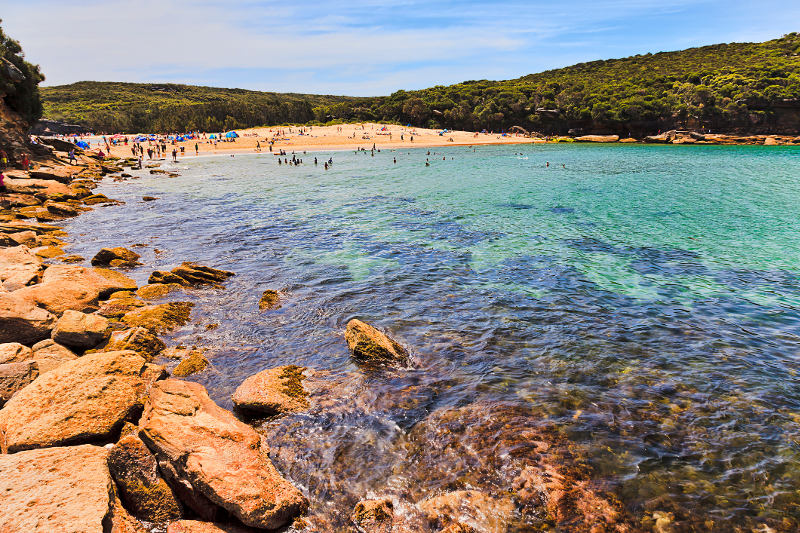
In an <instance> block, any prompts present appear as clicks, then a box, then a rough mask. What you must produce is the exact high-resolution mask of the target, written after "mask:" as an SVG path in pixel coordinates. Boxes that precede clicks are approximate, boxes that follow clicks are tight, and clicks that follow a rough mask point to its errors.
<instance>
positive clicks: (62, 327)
mask: <svg viewBox="0 0 800 533" xmlns="http://www.w3.org/2000/svg"><path fill="white" fill-rule="evenodd" d="M108 332H109V323H108V319H107V318H105V317H103V316H100V315H96V314H90V315H87V314H85V313H81V312H80V311H72V310H71V309H68V310H66V311H64V314H63V315H61V318H59V319H58V322H57V323H56V327H55V328H54V329H53V334H52V335H53V340H54V341H56V342H57V343H59V344H64V345H66V346H69V347H71V348H77V349H79V350H80V349H87V348H92V347H94V346H97V345H98V344H100V343H101V342H103V341H104V340H105V339H106V337H107V336H108Z"/></svg>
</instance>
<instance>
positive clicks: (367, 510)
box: [350, 498, 394, 533]
mask: <svg viewBox="0 0 800 533" xmlns="http://www.w3.org/2000/svg"><path fill="white" fill-rule="evenodd" d="M350 519H351V520H352V521H353V523H354V524H355V525H356V527H357V528H358V530H359V531H361V532H363V533H391V531H392V523H393V522H394V505H393V504H392V500H390V499H388V498H384V499H380V500H361V501H360V502H358V503H357V504H356V506H355V508H354V509H353V514H352V515H351V516H350Z"/></svg>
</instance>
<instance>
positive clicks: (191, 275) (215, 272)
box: [172, 262, 234, 285]
mask: <svg viewBox="0 0 800 533" xmlns="http://www.w3.org/2000/svg"><path fill="white" fill-rule="evenodd" d="M172 273H173V274H175V275H176V276H179V277H181V278H183V279H184V280H186V281H187V282H189V283H190V284H191V285H205V284H214V283H219V282H221V281H225V280H226V279H228V278H229V277H231V276H233V275H234V273H233V272H228V271H227V270H219V269H217V268H211V267H207V266H203V265H199V264H197V263H188V262H187V263H182V264H181V266H179V267H176V268H173V269H172Z"/></svg>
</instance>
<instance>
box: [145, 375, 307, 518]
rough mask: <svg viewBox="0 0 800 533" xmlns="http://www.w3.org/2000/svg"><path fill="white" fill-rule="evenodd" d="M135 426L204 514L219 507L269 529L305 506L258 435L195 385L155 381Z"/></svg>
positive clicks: (180, 492) (189, 501) (177, 485)
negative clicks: (268, 456)
mask: <svg viewBox="0 0 800 533" xmlns="http://www.w3.org/2000/svg"><path fill="white" fill-rule="evenodd" d="M140 428H141V431H140V436H141V438H142V440H144V442H145V443H146V444H147V446H148V447H149V448H150V449H151V450H152V451H153V452H154V454H155V456H156V458H157V459H158V461H159V466H160V467H161V471H162V473H163V474H164V476H165V478H166V479H167V481H168V482H170V484H171V485H172V486H173V488H175V489H176V491H177V493H178V496H179V497H180V498H181V500H183V501H184V502H185V503H186V504H187V505H189V506H191V507H192V508H193V509H194V510H195V512H197V513H198V514H199V515H200V516H201V517H204V518H205V519H209V518H211V519H213V516H214V515H215V514H216V512H215V511H216V509H215V507H216V506H219V507H222V508H224V509H225V510H227V511H228V512H230V513H231V514H233V515H234V516H236V518H237V519H239V520H240V521H241V522H242V523H244V524H245V525H249V526H253V527H260V528H268V529H274V528H278V527H280V526H282V525H284V524H286V523H287V522H289V521H290V520H291V519H292V518H293V517H295V516H297V515H299V514H300V513H302V512H304V511H305V510H306V508H307V507H308V502H307V500H306V499H305V498H304V497H303V495H302V494H301V493H300V491H299V490H297V489H296V488H295V487H294V486H292V484H291V483H289V482H288V481H286V480H285V479H284V478H283V477H282V476H281V475H280V473H278V471H277V470H276V469H275V467H274V466H273V465H272V463H271V462H270V460H269V459H268V458H267V457H266V455H265V454H264V453H263V452H262V450H261V438H260V436H259V435H258V434H257V433H256V432H255V431H254V430H253V429H252V428H251V427H250V426H248V425H246V424H243V423H242V422H240V421H239V420H237V419H236V417H234V416H233V414H232V413H230V412H229V411H226V410H225V409H222V408H221V407H219V406H217V405H216V404H215V403H214V402H213V401H211V399H210V398H209V397H208V394H207V393H206V391H205V389H204V388H203V387H202V386H201V385H199V384H197V383H190V382H185V381H178V380H172V379H169V380H165V381H160V382H158V383H156V384H155V385H154V386H153V388H152V390H151V391H150V399H149V401H148V403H147V404H146V406H145V410H144V414H143V415H142V420H141V423H140ZM232 472H235V474H233V475H232Z"/></svg>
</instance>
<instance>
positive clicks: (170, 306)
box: [122, 302, 194, 334]
mask: <svg viewBox="0 0 800 533" xmlns="http://www.w3.org/2000/svg"><path fill="white" fill-rule="evenodd" d="M193 306H194V304H193V303H191V302H169V303H165V304H158V305H147V306H144V307H139V308H136V309H133V310H132V311H128V312H127V313H125V314H124V315H122V321H123V322H125V323H126V324H128V325H129V326H133V327H137V326H139V327H143V328H147V329H149V330H150V331H152V332H153V333H156V334H161V333H166V332H167V331H171V330H173V329H175V328H176V327H178V326H183V325H185V324H187V323H188V322H189V316H190V315H191V313H192V307H193Z"/></svg>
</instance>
